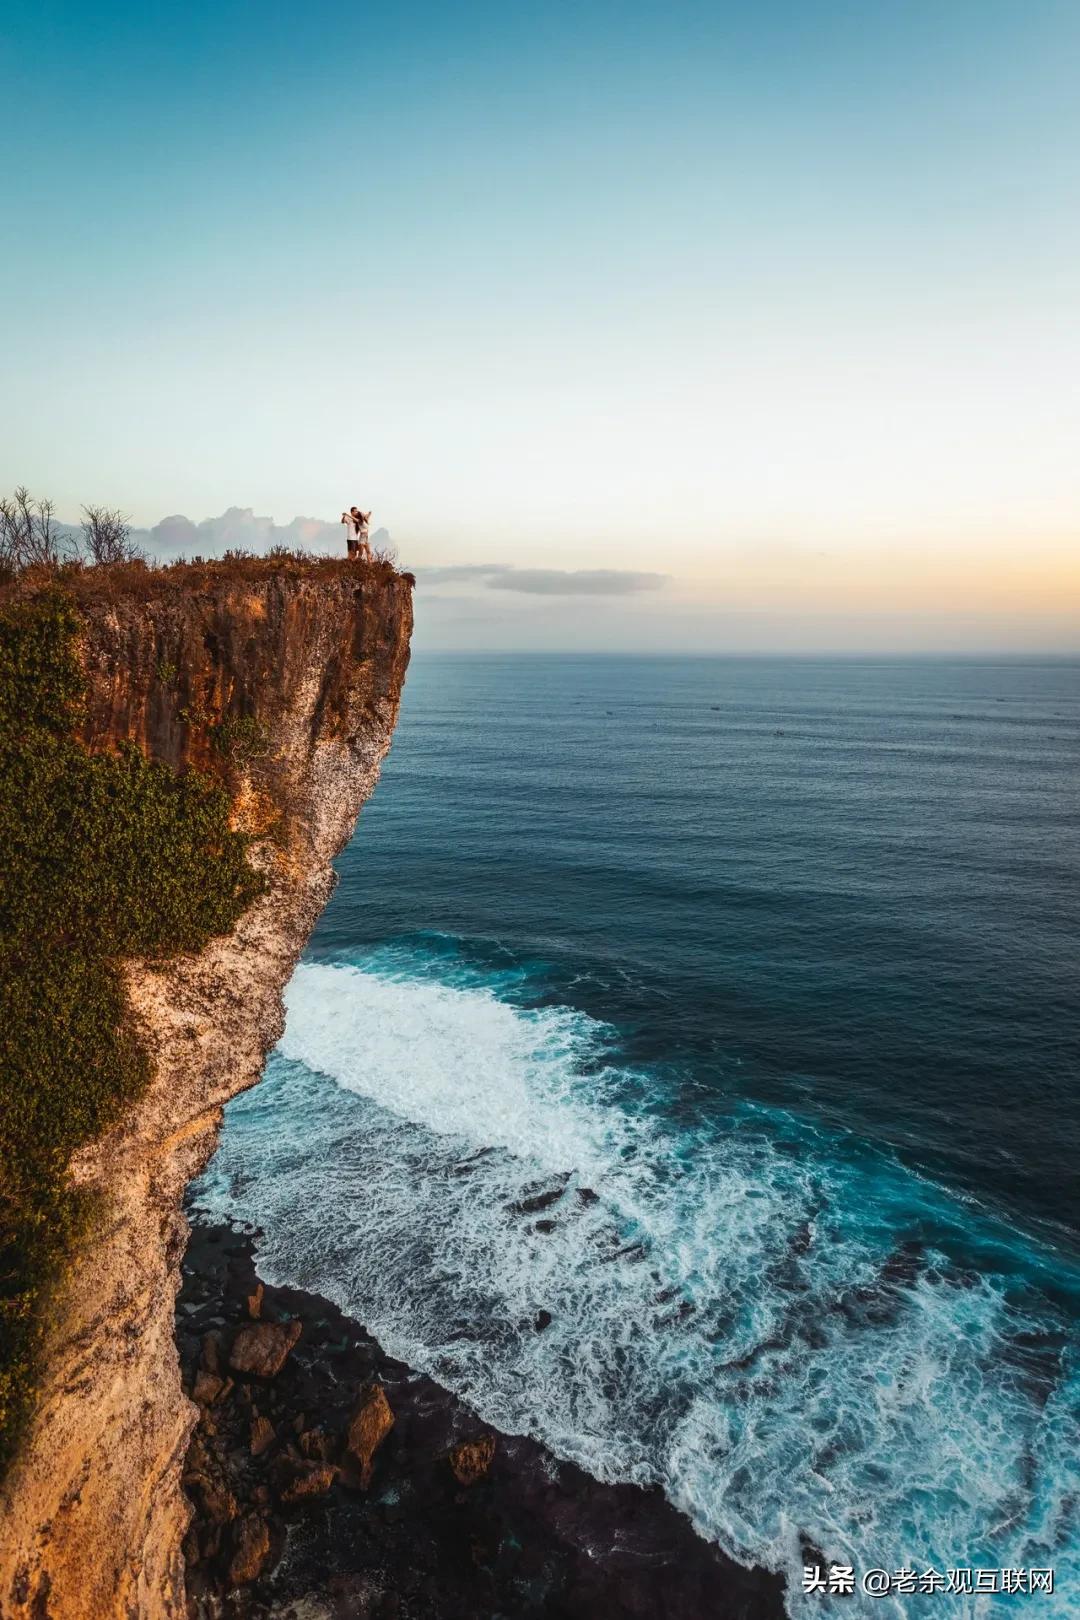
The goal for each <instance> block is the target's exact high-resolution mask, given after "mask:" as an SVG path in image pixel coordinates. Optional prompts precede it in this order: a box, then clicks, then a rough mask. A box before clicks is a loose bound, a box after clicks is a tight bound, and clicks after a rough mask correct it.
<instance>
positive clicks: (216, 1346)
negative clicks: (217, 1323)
mask: <svg viewBox="0 0 1080 1620" xmlns="http://www.w3.org/2000/svg"><path fill="white" fill-rule="evenodd" d="M199 1366H200V1367H203V1368H205V1370H206V1371H207V1372H212V1373H219V1372H220V1371H221V1334H220V1333H218V1332H217V1331H216V1329H215V1330H214V1331H212V1332H210V1333H208V1334H206V1336H205V1338H204V1339H203V1341H202V1346H201V1349H200V1352H199Z"/></svg>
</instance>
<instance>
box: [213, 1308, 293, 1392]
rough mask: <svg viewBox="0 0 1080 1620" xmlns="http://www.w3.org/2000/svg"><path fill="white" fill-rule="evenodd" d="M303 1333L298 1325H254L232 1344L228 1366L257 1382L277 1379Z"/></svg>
mask: <svg viewBox="0 0 1080 1620" xmlns="http://www.w3.org/2000/svg"><path fill="white" fill-rule="evenodd" d="M302 1331H303V1327H302V1324H301V1323H300V1322H299V1321H292V1322H255V1323H253V1324H252V1325H251V1326H250V1327H242V1328H241V1329H240V1331H239V1333H238V1334H237V1335H236V1338H235V1339H234V1340H233V1347H232V1351H231V1352H230V1355H229V1366H230V1367H231V1368H232V1370H233V1372H238V1373H250V1374H252V1375H253V1376H254V1377H256V1378H276V1377H277V1375H278V1373H279V1372H280V1371H281V1369H282V1367H284V1365H285V1362H286V1359H287V1358H288V1355H289V1352H290V1351H291V1349H292V1347H293V1345H294V1344H295V1343H296V1341H297V1339H298V1338H299V1337H300V1334H301V1332H302Z"/></svg>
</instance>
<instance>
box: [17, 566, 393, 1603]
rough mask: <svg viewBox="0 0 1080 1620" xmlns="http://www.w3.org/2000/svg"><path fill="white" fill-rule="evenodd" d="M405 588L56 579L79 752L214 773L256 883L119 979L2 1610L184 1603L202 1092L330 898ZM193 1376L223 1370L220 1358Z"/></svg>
mask: <svg viewBox="0 0 1080 1620" xmlns="http://www.w3.org/2000/svg"><path fill="white" fill-rule="evenodd" d="M410 583H411V582H410V581H408V580H407V579H406V578H403V577H402V576H401V575H398V574H396V573H395V572H394V571H393V570H392V569H390V568H389V567H388V566H386V565H381V564H376V565H373V566H372V567H371V568H357V567H355V566H352V565H346V564H337V563H322V564H305V563H302V562H296V561H291V560H284V561H282V562H280V563H276V564H269V563H266V562H255V561H251V562H243V561H231V562H225V563H223V564H220V565H206V566H195V565H192V566H188V567H183V568H175V569H170V570H166V571H142V570H139V569H129V570H124V571H121V572H120V573H119V574H116V575H112V576H111V577H109V576H107V575H105V574H104V573H100V574H99V573H97V572H96V571H95V572H88V574H87V575H86V577H85V579H84V580H82V581H77V582H76V584H75V590H76V595H77V600H78V606H79V610H80V614H81V617H82V621H83V625H84V633H83V641H82V656H83V663H84V668H85V671H86V676H87V703H86V709H85V719H84V737H85V741H86V743H87V745H88V746H89V747H90V748H91V749H93V750H106V749H113V748H116V747H118V746H119V745H120V744H122V743H125V742H134V743H135V744H136V745H137V746H138V747H140V748H141V749H142V750H143V751H144V752H146V753H147V754H150V755H152V756H153V757H155V758H158V759H161V760H164V761H166V762H168V763H170V764H171V765H174V766H175V767H177V768H179V769H183V768H185V767H186V766H187V765H189V764H195V765H198V766H199V767H200V768H202V769H205V770H209V771H211V772H213V773H214V774H216V775H217V776H218V777H219V778H220V779H221V780H222V781H223V782H224V783H225V785H226V786H227V788H228V790H229V792H230V795H231V798H232V803H233V813H234V821H235V823H236V824H237V825H238V826H241V827H243V828H245V829H246V830H248V831H249V832H250V833H252V834H253V836H254V837H255V838H256V839H257V843H256V844H255V845H254V849H253V859H254V860H255V862H256V864H257V865H259V867H260V868H261V870H262V871H263V872H264V873H265V876H266V892H265V894H264V895H263V897H262V898H261V899H259V900H258V901H256V903H255V904H254V905H253V906H252V907H251V908H250V909H249V910H248V911H247V912H246V913H245V914H244V916H243V917H242V918H241V920H240V922H239V924H238V925H237V927H236V928H235V929H234V930H233V932H232V933H231V934H229V935H227V936H225V937H223V938H219V939H216V940H213V941H212V942H211V944H210V945H209V947H208V948H207V949H206V950H205V951H203V952H202V953H201V954H199V955H198V956H195V957H188V958H182V959H179V960H174V961H171V962H168V963H166V964H164V965H157V966H149V965H146V964H139V963H132V964H129V967H128V969H127V974H126V978H127V988H128V995H129V1003H130V1006H131V1009H132V1012H133V1015H134V1018H135V1021H136V1024H137V1027H138V1029H139V1033H140V1036H141V1038H142V1040H143V1042H144V1045H145V1048H146V1050H147V1051H148V1053H149V1055H150V1057H151V1061H152V1065H153V1078H152V1081H151V1084H150V1087H149V1089H148V1091H147V1092H146V1094H145V1095H144V1096H143V1097H142V1099H141V1100H140V1101H139V1103H138V1104H137V1105H136V1107H135V1108H134V1109H133V1110H132V1111H131V1113H130V1114H129V1116H128V1117H127V1118H125V1119H124V1120H123V1121H122V1122H121V1124H120V1125H118V1126H117V1127H116V1128H115V1129H114V1130H112V1131H111V1132H110V1133H109V1134H108V1135H107V1136H106V1137H105V1138H103V1139H102V1140H99V1141H98V1142H96V1143H95V1144H94V1145H93V1146H92V1147H90V1148H89V1149H86V1150H84V1151H83V1152H82V1153H81V1154H80V1155H79V1157H78V1160H77V1162H76V1164H75V1166H74V1170H75V1174H76V1176H77V1178H78V1180H79V1181H81V1182H82V1183H84V1184H85V1185H86V1186H87V1187H89V1188H90V1189H93V1190H94V1191H95V1192H96V1193H97V1194H98V1195H99V1206H100V1213H99V1219H98V1223H97V1228H96V1230H95V1232H94V1234H93V1240H92V1242H91V1243H90V1244H89V1245H88V1246H87V1248H86V1250H85V1252H84V1253H83V1254H82V1255H81V1256H80V1259H79V1264H78V1269H77V1274H76V1277H75V1280H74V1283H73V1285H72V1286H71V1287H70V1288H69V1289H68V1290H67V1291H66V1293H65V1295H64V1297H63V1298H62V1299H61V1300H60V1301H59V1303H58V1306H57V1311H56V1321H55V1324H54V1326H53V1328H52V1334H51V1342H50V1347H49V1354H48V1358H47V1366H46V1373H45V1378H44V1381H43V1387H42V1389H41V1392H40V1400H39V1403H38V1410H37V1414H36V1417H35V1421H34V1423H33V1426H32V1429H31V1432H30V1434H29V1436H28V1438H27V1441H26V1443H25V1444H24V1446H23V1448H22V1451H21V1453H20V1456H19V1457H18V1459H17V1461H16V1463H15V1465H14V1466H13V1467H12V1469H11V1470H10V1472H9V1475H8V1477H7V1479H6V1480H5V1482H4V1485H3V1488H2V1490H0V1615H3V1616H4V1620H87V1617H93V1620H113V1617H116V1620H120V1617H123V1620H136V1617H138V1620H175V1617H179V1616H180V1615H182V1614H183V1612H184V1607H185V1600H184V1577H183V1561H182V1558H181V1543H182V1541H183V1538H184V1534H185V1532H186V1528H187V1524H188V1519H189V1515H190V1509H189V1507H188V1504H187V1501H186V1499H185V1497H184V1496H183V1493H182V1491H181V1487H180V1480H181V1471H182V1468H183V1465H184V1457H185V1453H186V1451H187V1446H188V1440H189V1436H190V1433H191V1429H192V1425H193V1423H194V1420H195V1416H196V1411H195V1408H194V1407H193V1406H192V1405H191V1403H190V1402H189V1401H188V1399H187V1398H186V1397H185V1396H184V1394H183V1392H182V1390H181V1385H180V1376H179V1369H178V1362H177V1353H176V1345H175V1340H174V1334H173V1310H174V1299H175V1294H176V1290H177V1287H178V1284H179V1263H180V1259H181V1256H182V1254H183V1250H184V1245H185V1242H186V1238H187V1226H186V1222H185V1220H184V1217H183V1214H182V1207H181V1206H182V1199H183V1194H184V1189H185V1187H186V1185H187V1183H188V1182H189V1180H190V1179H191V1178H192V1177H193V1176H194V1175H196V1174H197V1173H198V1172H199V1171H200V1170H201V1169H202V1167H203V1166H204V1165H205V1164H206V1162H207V1160H208V1159H209V1157H210V1155H211V1153H212V1152H213V1149H214V1145H215V1142H216V1139H217V1132H218V1128H219V1125H220V1121H221V1111H222V1107H223V1105H224V1104H225V1102H227V1101H228V1099H229V1098H230V1097H232V1096H233V1095H235V1094H236V1093H237V1092H239V1091H241V1090H243V1089H245V1088H246V1087H248V1086H250V1085H252V1084H254V1083H255V1081H256V1080H257V1079H258V1077H259V1074H260V1072H261V1069H262V1065H263V1061H264V1058H265V1055H266V1053H267V1051H268V1050H269V1048H270V1046H271V1045H272V1044H273V1042H274V1041H275V1040H276V1039H277V1038H278V1036H279V1034H280V1032H281V1028H282V999H281V997H282V990H283V988H284V985H285V983H286V981H287V979H288V977H289V975H290V973H291V971H292V968H293V966H294V964H295V962H296V959H297V957H298V955H299V953H300V951H301V949H302V948H303V945H304V942H305V941H306V939H307V937H308V935H309V933H310V931H311V928H312V926H313V924H314V922H315V920H316V918H317V917H318V915H319V912H320V911H321V910H322V908H323V906H324V905H325V904H326V901H327V899H328V897H329V895H330V892H331V889H332V887H333V874H332V871H331V864H330V863H331V861H332V860H333V858H334V857H335V855H337V854H338V853H339V851H340V850H341V849H342V847H343V846H344V844H345V843H346V841H347V840H348V838H349V836H350V834H351V832H352V829H353V826H354V823H355V821H356V817H357V814H358V812H359V810H360V808H361V806H362V805H363V803H364V801H365V799H366V798H367V797H368V795H369V794H370V792H371V790H372V788H373V787H374V785H375V781H376V779H377V776H378V772H379V766H380V763H381V760H382V758H383V756H384V754H385V753H386V750H387V748H388V747H389V744H390V739H391V735H392V732H393V728H394V722H395V719H396V715H397V708H398V701H399V698H400V693H401V687H402V682H403V679H404V675H405V669H406V666H407V663H408V654H409V635H410V630H411V623H412V613H411V597H410ZM252 1314H256V1313H255V1312H253V1313H252ZM255 1331H257V1330H255ZM207 1372H208V1374H211V1375H213V1376H218V1377H220V1378H221V1379H222V1380H223V1381H224V1379H225V1377H226V1376H227V1372H228V1369H227V1367H226V1366H225V1365H222V1366H220V1367H208V1368H207ZM232 1508H233V1512H235V1504H232ZM229 1509H230V1503H229V1502H228V1501H225V1499H224V1498H223V1505H222V1512H223V1513H225V1514H226V1517H227V1518H229V1517H231V1516H232V1515H231V1514H230V1512H229ZM265 1555H266V1549H265V1547H264V1545H263V1531H262V1529H261V1528H260V1527H259V1526H257V1525H254V1524H252V1525H251V1526H247V1527H246V1528H245V1529H244V1532H243V1534H242V1535H240V1536H238V1538H237V1542H236V1557H237V1560H238V1563H239V1564H241V1565H243V1568H244V1571H245V1572H246V1571H248V1570H250V1569H254V1568H255V1567H257V1566H258V1565H259V1564H261V1561H262V1560H263V1559H264V1558H265Z"/></svg>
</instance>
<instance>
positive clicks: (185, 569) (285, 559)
mask: <svg viewBox="0 0 1080 1620" xmlns="http://www.w3.org/2000/svg"><path fill="white" fill-rule="evenodd" d="M271 578H272V579H285V580H290V581H298V580H305V579H319V580H325V579H344V580H348V581H349V582H351V583H353V584H356V585H367V586H376V587H378V586H381V585H388V584H389V583H390V582H391V581H392V580H396V579H404V580H405V581H407V582H408V584H410V585H413V584H415V579H414V576H413V575H412V574H407V573H402V572H401V571H400V570H399V569H398V568H397V567H396V566H395V564H394V562H393V560H392V559H391V558H390V557H388V556H385V555H383V554H382V553H379V552H376V553H375V554H374V555H373V556H372V557H370V558H368V559H367V560H365V561H364V562H354V561H353V560H352V559H351V558H349V557H316V556H313V555H312V554H311V553H310V552H307V551H302V550H295V551H292V550H289V549H287V548H286V547H284V546H278V547H276V548H275V549H274V550H273V551H270V552H267V553H266V554H265V555H260V556H256V555H254V554H252V553H249V552H244V551H229V552H226V553H225V555H224V556H223V557H209V558H203V557H194V558H191V559H190V560H189V559H184V558H181V559H179V560H177V561H176V562H170V563H157V564H155V563H149V562H146V561H144V560H143V559H141V558H139V559H136V560H134V561H131V562H119V563H111V564H110V565H109V566H108V567H91V566H88V565H87V564H85V563H83V562H80V561H78V560H69V561H67V562H61V563H58V564H56V565H51V566H49V567H43V566H42V567H31V568H25V569H21V570H19V571H18V572H16V573H11V574H10V575H9V576H8V578H7V579H6V580H4V579H0V595H2V594H3V592H4V589H5V587H6V589H7V591H8V593H9V594H11V593H13V594H18V595H21V594H23V593H25V591H26V589H27V587H28V586H29V587H30V588H31V589H39V590H40V589H44V588H47V586H48V585H49V584H57V585H59V586H61V587H62V588H63V589H64V590H66V591H68V592H69V593H70V594H71V595H72V596H73V597H75V599H76V600H79V601H87V602H89V601H118V600H119V599H121V598H122V597H127V596H138V597H145V596H146V594H147V592H148V590H149V589H150V588H151V587H153V589H154V591H155V592H157V591H160V590H161V589H162V588H163V587H164V588H165V589H168V588H170V587H171V588H175V589H178V590H185V591H192V590H196V591H198V590H207V589H209V588H210V587H212V586H214V585H220V584H238V585H242V584H252V585H254V584H258V583H260V582H261V581H263V580H266V579H271Z"/></svg>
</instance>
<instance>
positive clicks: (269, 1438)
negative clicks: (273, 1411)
mask: <svg viewBox="0 0 1080 1620" xmlns="http://www.w3.org/2000/svg"><path fill="white" fill-rule="evenodd" d="M276 1439H277V1435H276V1434H275V1433H274V1425H273V1424H272V1423H271V1421H270V1419H269V1418H268V1417H262V1416H261V1415H258V1414H257V1415H256V1416H255V1417H254V1418H253V1419H252V1421H251V1455H252V1456H253V1457H261V1456H262V1454H263V1452H264V1451H265V1450H266V1448H267V1447H268V1446H272V1445H273V1443H274V1441H275V1440H276Z"/></svg>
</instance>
